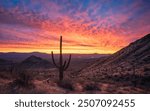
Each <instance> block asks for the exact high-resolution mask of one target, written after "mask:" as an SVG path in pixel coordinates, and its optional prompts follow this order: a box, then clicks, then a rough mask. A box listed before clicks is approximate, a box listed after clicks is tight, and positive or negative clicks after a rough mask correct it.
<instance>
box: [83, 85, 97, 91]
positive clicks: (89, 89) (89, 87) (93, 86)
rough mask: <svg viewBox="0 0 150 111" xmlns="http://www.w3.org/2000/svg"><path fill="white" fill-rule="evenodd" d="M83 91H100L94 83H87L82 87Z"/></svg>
mask: <svg viewBox="0 0 150 111" xmlns="http://www.w3.org/2000/svg"><path fill="white" fill-rule="evenodd" d="M84 89H85V90H87V91H91V90H100V89H99V87H98V85H97V84H96V83H89V84H86V85H85V87H84Z"/></svg>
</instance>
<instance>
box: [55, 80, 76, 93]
mask: <svg viewBox="0 0 150 111" xmlns="http://www.w3.org/2000/svg"><path fill="white" fill-rule="evenodd" d="M57 85H58V86H59V87H62V88H64V89H67V90H71V91H72V90H74V88H73V84H72V82H71V81H59V82H58V83H57Z"/></svg>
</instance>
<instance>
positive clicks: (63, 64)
mask: <svg viewBox="0 0 150 111" xmlns="http://www.w3.org/2000/svg"><path fill="white" fill-rule="evenodd" d="M51 55H52V61H53V64H54V65H55V67H56V68H58V70H59V80H60V81H62V80H63V78H64V71H65V70H67V68H68V67H69V64H70V61H71V54H70V55H69V59H68V62H67V61H66V60H65V61H64V62H63V56H62V36H60V56H59V65H57V64H56V62H55V59H54V55H53V51H52V52H51Z"/></svg>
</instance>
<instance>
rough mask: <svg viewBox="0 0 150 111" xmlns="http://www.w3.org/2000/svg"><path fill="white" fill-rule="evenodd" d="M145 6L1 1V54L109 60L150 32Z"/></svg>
mask: <svg viewBox="0 0 150 111" xmlns="http://www.w3.org/2000/svg"><path fill="white" fill-rule="evenodd" d="M149 6H150V3H149V2H148V1H147V0H0V52H35V51H38V52H45V53H50V52H51V51H52V50H53V51H54V52H55V53H59V37H60V35H62V36H63V53H82V54H92V53H100V54H108V53H109V54H110V53H114V52H116V51H118V50H119V49H121V48H123V47H125V46H127V45H128V44H129V43H131V42H133V41H135V40H137V39H139V38H140V37H142V36H144V35H146V34H148V33H149V31H150V10H149Z"/></svg>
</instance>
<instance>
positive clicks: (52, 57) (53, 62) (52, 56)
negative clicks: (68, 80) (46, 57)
mask: <svg viewBox="0 0 150 111" xmlns="http://www.w3.org/2000/svg"><path fill="white" fill-rule="evenodd" d="M51 55H52V61H53V64H54V65H55V66H56V67H57V68H59V66H58V65H57V64H56V62H55V59H54V54H53V51H52V52H51Z"/></svg>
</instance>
